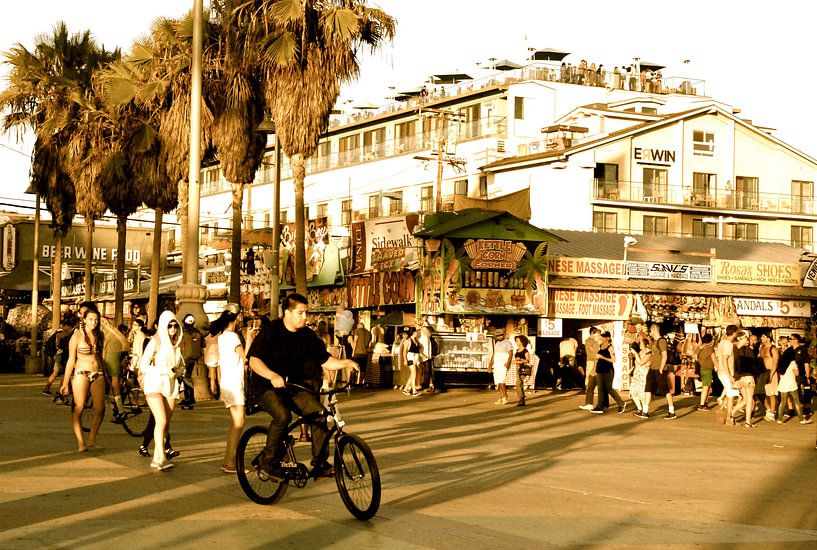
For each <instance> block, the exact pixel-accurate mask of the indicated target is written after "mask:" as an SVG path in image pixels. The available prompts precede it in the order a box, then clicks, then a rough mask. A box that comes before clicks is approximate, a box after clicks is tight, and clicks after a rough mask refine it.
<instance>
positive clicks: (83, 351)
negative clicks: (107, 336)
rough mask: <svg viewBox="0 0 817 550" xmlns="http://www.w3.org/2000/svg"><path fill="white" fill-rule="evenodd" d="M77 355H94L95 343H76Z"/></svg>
mask: <svg viewBox="0 0 817 550" xmlns="http://www.w3.org/2000/svg"><path fill="white" fill-rule="evenodd" d="M77 355H96V344H93V345H89V344H88V343H81V344H77Z"/></svg>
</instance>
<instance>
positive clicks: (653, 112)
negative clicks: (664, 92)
mask: <svg viewBox="0 0 817 550" xmlns="http://www.w3.org/2000/svg"><path fill="white" fill-rule="evenodd" d="M641 112H642V113H643V114H645V115H657V114H658V109H656V108H655V107H641Z"/></svg>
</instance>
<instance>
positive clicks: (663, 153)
mask: <svg viewBox="0 0 817 550" xmlns="http://www.w3.org/2000/svg"><path fill="white" fill-rule="evenodd" d="M633 159H634V160H635V161H636V163H637V164H659V165H661V166H669V165H670V164H672V163H674V162H675V151H673V150H671V149H653V148H652V147H634V148H633Z"/></svg>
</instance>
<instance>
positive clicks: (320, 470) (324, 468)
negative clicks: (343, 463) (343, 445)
mask: <svg viewBox="0 0 817 550" xmlns="http://www.w3.org/2000/svg"><path fill="white" fill-rule="evenodd" d="M312 477H314V478H315V479H317V478H319V477H335V469H334V468H333V467H332V465H331V464H329V463H328V462H324V463H323V464H321V465H320V466H315V467H314V468H312Z"/></svg>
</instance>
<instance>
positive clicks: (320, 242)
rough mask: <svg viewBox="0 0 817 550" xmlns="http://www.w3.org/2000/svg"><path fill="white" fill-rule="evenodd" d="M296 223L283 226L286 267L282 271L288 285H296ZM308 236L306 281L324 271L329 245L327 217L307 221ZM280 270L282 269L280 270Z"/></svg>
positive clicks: (283, 258)
mask: <svg viewBox="0 0 817 550" xmlns="http://www.w3.org/2000/svg"><path fill="white" fill-rule="evenodd" d="M295 230H296V227H295V223H287V224H284V225H282V226H281V248H282V249H283V252H284V253H283V254H282V255H281V256H282V260H283V262H284V264H285V267H284V268H283V269H281V271H280V272H281V273H283V274H284V277H285V280H286V282H287V283H289V284H292V285H294V284H295ZM304 231H305V236H306V280H307V282H309V281H312V279H313V278H315V277H317V275H318V274H319V273H320V272H321V269H323V263H324V260H325V258H326V256H325V254H326V247H327V244H329V222H328V220H327V218H326V217H323V218H316V219H314V220H307V221H306V222H305V228H304ZM279 269H280V268H279Z"/></svg>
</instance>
